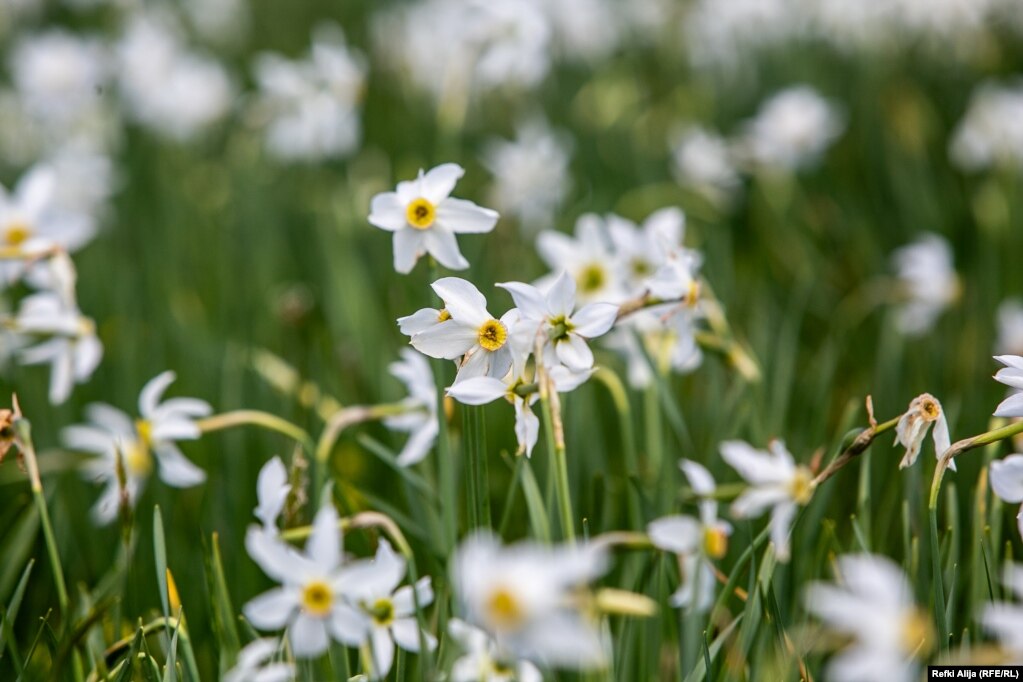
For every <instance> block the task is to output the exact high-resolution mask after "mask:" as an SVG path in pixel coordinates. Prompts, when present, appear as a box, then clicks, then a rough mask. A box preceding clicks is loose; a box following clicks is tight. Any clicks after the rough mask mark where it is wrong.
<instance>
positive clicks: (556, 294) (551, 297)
mask: <svg viewBox="0 0 1023 682" xmlns="http://www.w3.org/2000/svg"><path fill="white" fill-rule="evenodd" d="M574 308H575V279H573V278H572V276H571V275H569V274H568V273H567V272H565V271H562V272H561V273H560V274H559V275H558V277H557V278H556V279H555V280H554V281H553V282H552V283H551V286H550V289H548V290H547V309H548V310H550V314H551V315H552V316H553V317H560V316H562V315H564V316H565V317H569V316H571V315H572V310H573V309H574Z"/></svg>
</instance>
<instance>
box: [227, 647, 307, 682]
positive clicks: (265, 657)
mask: <svg viewBox="0 0 1023 682" xmlns="http://www.w3.org/2000/svg"><path fill="white" fill-rule="evenodd" d="M280 648H281V643H280V642H279V641H278V640H276V639H271V638H269V637H264V638H261V639H257V640H253V641H252V642H249V643H248V644H246V645H245V648H244V649H242V650H241V651H239V652H238V662H237V663H235V665H234V667H233V668H231V669H230V670H228V671H227V673H225V674H224V682H289V681H290V680H294V679H295V675H296V670H295V665H294V664H293V663H284V662H282V661H277V662H274V661H273V658H274V657H275V655H276V654H277V653H278V651H280Z"/></svg>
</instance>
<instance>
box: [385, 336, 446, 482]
mask: <svg viewBox="0 0 1023 682" xmlns="http://www.w3.org/2000/svg"><path fill="white" fill-rule="evenodd" d="M390 370H391V375H392V376H394V377H395V378H396V379H398V380H400V381H401V382H402V383H404V384H405V387H406V388H407V389H408V397H407V398H405V400H404V401H403V405H404V406H405V407H406V408H407V409H406V410H405V411H404V412H402V413H401V414H398V415H394V416H391V417H388V418H387V419H385V420H384V426H386V427H387V428H389V429H391V430H392V431H402V432H405V433H408V434H409V439H408V441H406V442H405V447H403V448H402V449H401V452H400V453H399V454H398V464H399V465H401V466H405V467H407V466H412V465H413V464H416V463H417V462H421V461H422V460H423V459H424V458H425V457H426V455H427V454H429V452H430V448H432V447H433V443H434V441H436V440H437V434H438V433H439V431H440V424H439V423H438V421H437V419H438V416H437V388H436V386H435V384H434V383H433V372H432V371H431V370H430V363H428V362H427V361H426V358H424V357H423V356H422V355H420V354H419V353H417V352H415V351H414V350H412V349H411V348H403V349H402V350H401V361H399V362H392V363H391V365H390Z"/></svg>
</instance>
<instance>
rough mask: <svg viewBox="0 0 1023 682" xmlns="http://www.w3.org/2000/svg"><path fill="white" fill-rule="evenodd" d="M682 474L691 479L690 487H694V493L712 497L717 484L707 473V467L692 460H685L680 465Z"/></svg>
mask: <svg viewBox="0 0 1023 682" xmlns="http://www.w3.org/2000/svg"><path fill="white" fill-rule="evenodd" d="M678 466H679V468H680V469H682V473H684V474H685V475H686V478H688V479H689V485H691V486H692V487H693V491H694V492H696V494H698V495H712V494H714V489H715V487H716V484H715V483H714V477H713V476H711V475H710V472H709V471H707V467H705V466H703V465H702V464H700V463H699V462H694V461H693V460H691V459H683V460H681V461H680V462H679V463H678Z"/></svg>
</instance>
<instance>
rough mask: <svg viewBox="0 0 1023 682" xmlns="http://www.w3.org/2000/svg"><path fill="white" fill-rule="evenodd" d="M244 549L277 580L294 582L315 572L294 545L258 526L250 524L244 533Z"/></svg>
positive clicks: (265, 571) (264, 570)
mask: <svg viewBox="0 0 1023 682" xmlns="http://www.w3.org/2000/svg"><path fill="white" fill-rule="evenodd" d="M245 549H246V550H247V551H248V553H249V556H250V557H252V560H253V561H255V562H256V563H257V564H259V567H260V568H261V569H263V572H264V573H266V574H267V575H268V576H270V577H271V578H273V579H274V580H276V581H278V582H284V583H294V582H297V581H300V580H302V579H303V578H304V577H305V576H308V575H313V574H314V573H316V572H317V571H316V567H315V566H314V565H313V564H312V563H311V562H310V561H309V560H308V559H306V558H305V557H304V556H302V555H301V554H299V553H298V552H297V551H296V550H295V548H294V547H291V546H290V545H288V544H287V543H285V542H284V541H282V540H279V539H278V538H277V535H276V533H267V532H266V531H265V530H264V529H263V528H261V527H259V526H250V527H249V530H248V531H247V532H246V533H245Z"/></svg>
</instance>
